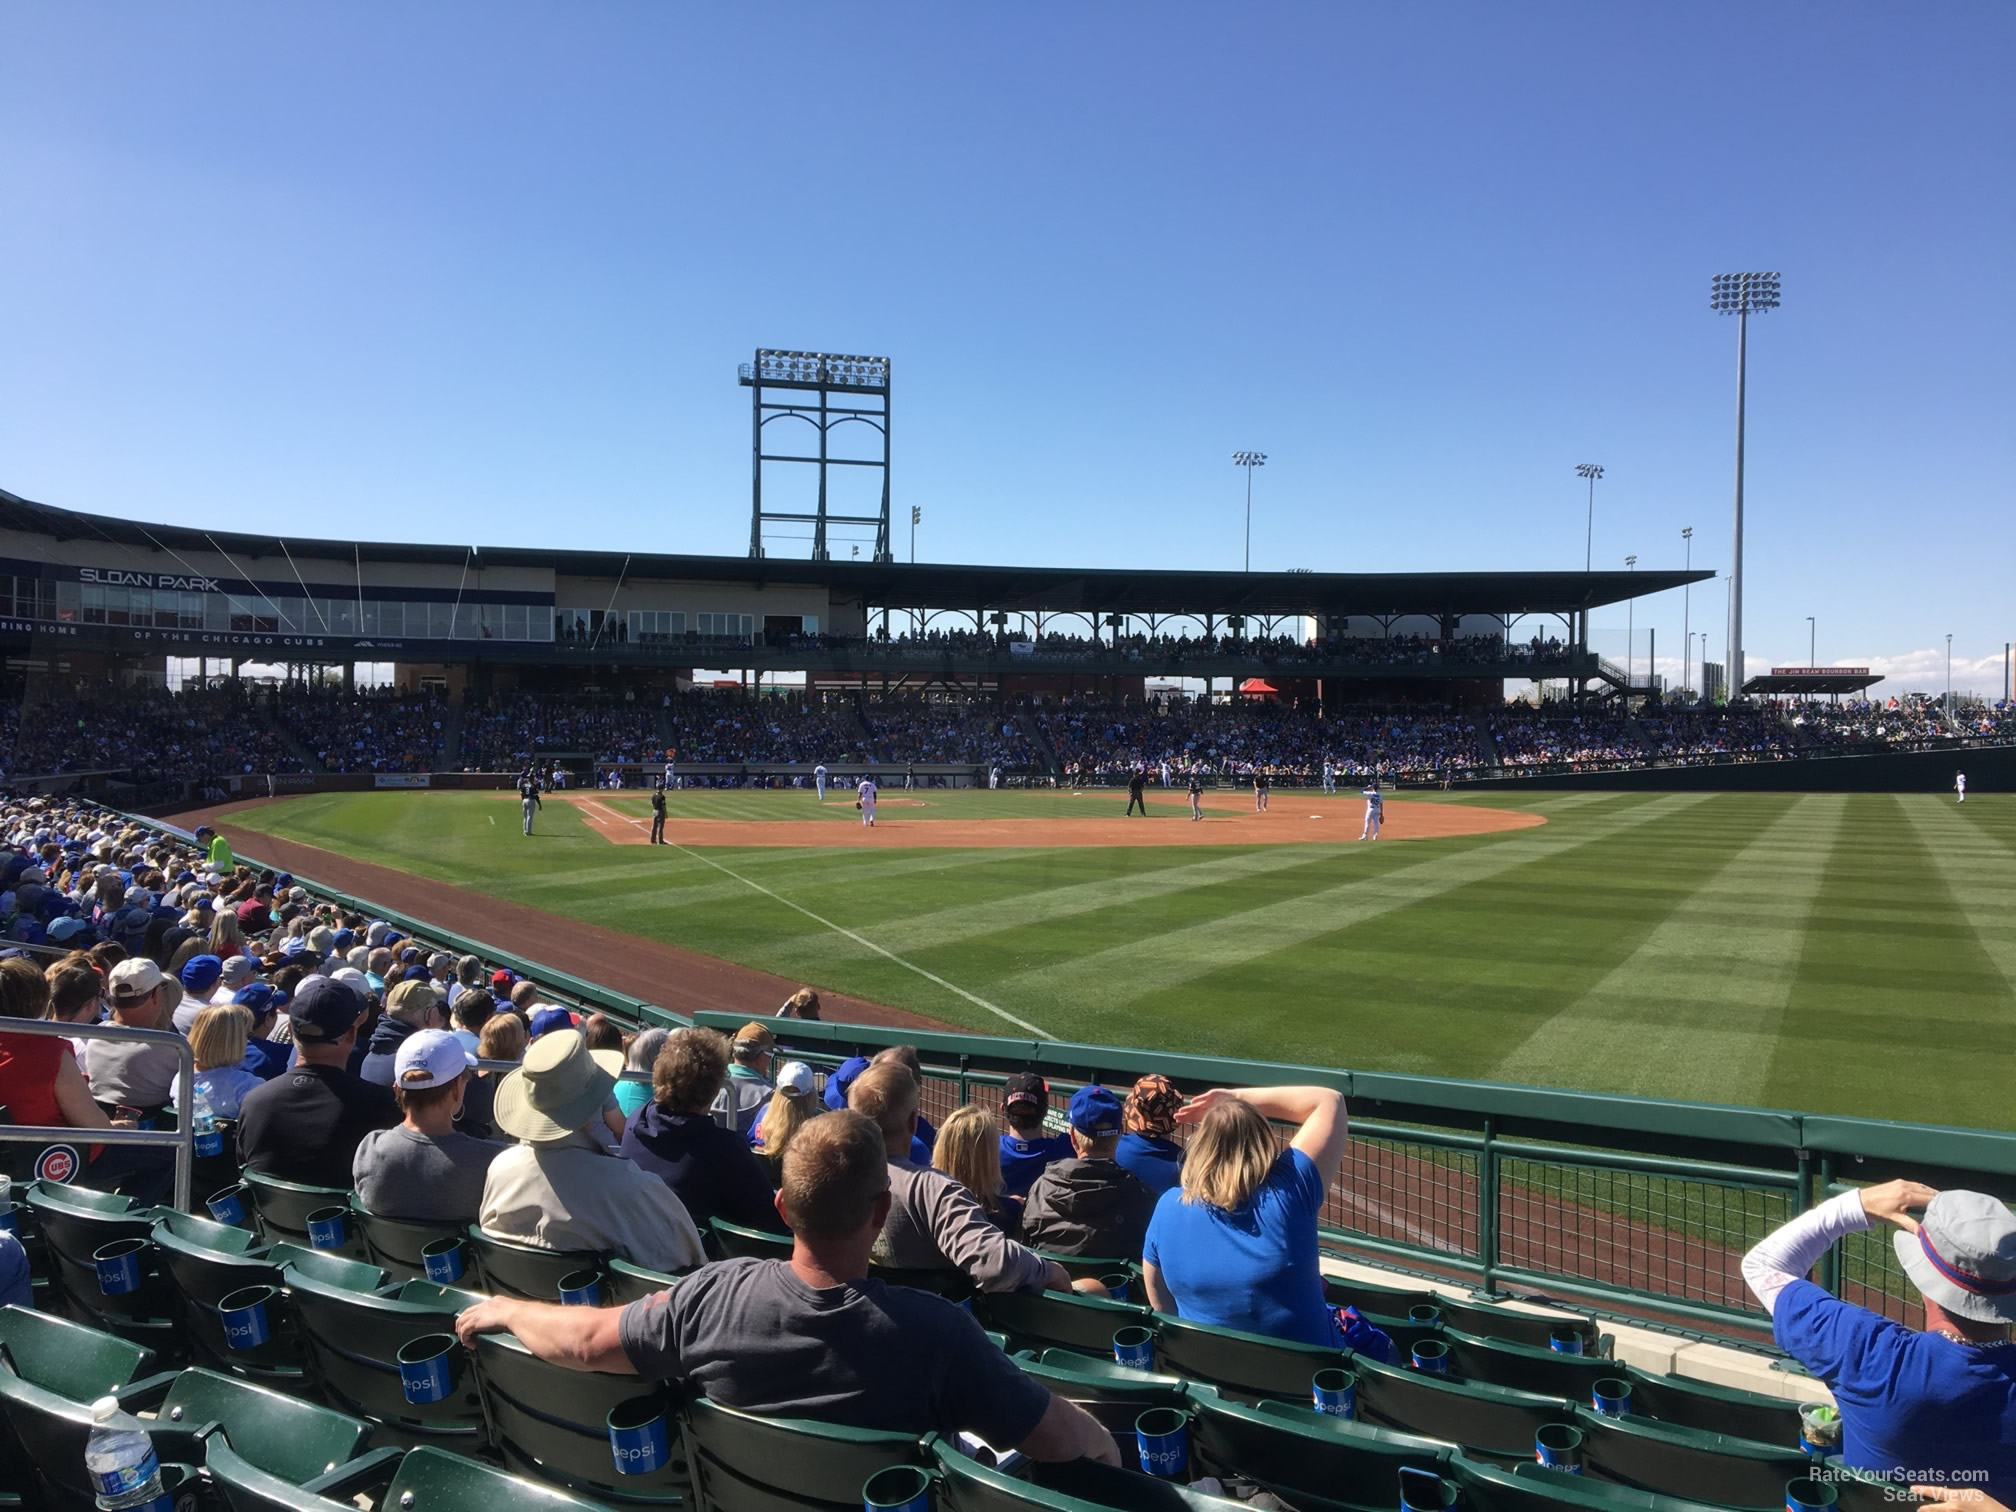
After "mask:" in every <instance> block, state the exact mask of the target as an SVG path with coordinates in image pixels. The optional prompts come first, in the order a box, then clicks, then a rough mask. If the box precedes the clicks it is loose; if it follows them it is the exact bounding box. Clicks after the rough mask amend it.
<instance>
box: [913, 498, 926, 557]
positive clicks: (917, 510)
mask: <svg viewBox="0 0 2016 1512" xmlns="http://www.w3.org/2000/svg"><path fill="white" fill-rule="evenodd" d="M923 518H924V506H923V505H921V504H912V505H911V506H910V564H911V565H912V566H913V567H914V566H915V565H916V564H917V524H918V522H919V521H920V520H922V519H923Z"/></svg>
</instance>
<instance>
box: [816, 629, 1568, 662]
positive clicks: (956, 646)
mask: <svg viewBox="0 0 2016 1512" xmlns="http://www.w3.org/2000/svg"><path fill="white" fill-rule="evenodd" d="M780 644H781V645H784V646H786V647H788V648H789V649H792V650H824V651H849V652H856V653H860V654H863V655H866V656H868V657H870V658H873V657H875V656H878V655H879V656H886V657H891V658H905V657H914V656H930V657H936V656H945V655H960V656H985V657H996V656H1006V657H1010V658H1012V659H1013V660H1014V661H1016V662H1018V663H1028V664H1032V665H1035V664H1042V665H1070V664H1079V665H1083V664H1089V663H1094V662H1100V661H1121V662H1126V663H1130V664H1142V663H1147V662H1150V661H1153V662H1155V663H1157V664H1158V665H1166V664H1171V663H1181V662H1184V661H1207V660H1217V659H1221V658H1224V657H1239V658H1242V659H1245V660H1249V661H1252V662H1254V663H1256V664H1258V665H1263V666H1269V667H1278V666H1292V665H1296V664H1305V663H1306V664H1312V665H1313V664H1322V663H1328V662H1332V661H1335V660H1337V659H1338V658H1340V657H1342V658H1346V659H1348V660H1350V661H1353V662H1357V663H1361V664H1364V665H1368V666H1382V667H1385V666H1423V667H1428V666H1449V665H1451V664H1457V665H1482V664H1487V663H1491V664H1512V665H1518V666H1547V665H1553V664H1556V663H1560V662H1565V661H1566V660H1567V659H1568V658H1569V656H1570V654H1571V649H1572V648H1570V647H1569V646H1567V645H1566V644H1564V643H1563V642H1561V641H1560V640H1558V639H1551V638H1545V637H1541V636H1534V637H1532V638H1530V639H1527V640H1514V641H1512V642H1510V643H1509V645H1508V643H1507V641H1506V638H1505V637H1504V636H1502V635H1458V636H1446V637H1445V636H1426V635H1372V636H1331V637H1327V638H1326V637H1322V636H1317V637H1313V638H1304V637H1301V636H1296V635H1265V634H1233V633H1224V634H1215V633H1214V634H1204V633H1201V632H1200V633H1199V634H1195V635H1191V634H1187V633H1185V634H1177V635H1167V634H1155V635H1149V634H1145V633H1135V634H1129V635H1115V634H1112V633H1109V634H1107V635H1105V636H1103V637H1102V636H1093V635H1089V634H1078V633H1073V632H1069V631H1058V630H1045V631H1042V632H1041V633H1033V634H1032V633H1024V632H1021V631H1016V630H1005V629H1004V630H999V631H989V630H956V629H955V630H946V629H934V630H921V631H913V630H900V631H897V632H895V633H893V634H892V633H890V632H889V630H888V629H887V627H884V626H878V627H877V629H876V631H875V633H874V634H873V635H870V636H867V637H865V638H860V637H852V636H836V635H825V634H821V635H791V636H786V637H784V638H783V639H782V641H781V642H780Z"/></svg>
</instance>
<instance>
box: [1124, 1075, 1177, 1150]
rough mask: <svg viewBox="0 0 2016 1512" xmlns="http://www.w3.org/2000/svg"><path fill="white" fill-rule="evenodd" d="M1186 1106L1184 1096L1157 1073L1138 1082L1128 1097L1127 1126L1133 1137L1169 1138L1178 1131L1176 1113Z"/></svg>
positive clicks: (1125, 1113) (1170, 1082)
mask: <svg viewBox="0 0 2016 1512" xmlns="http://www.w3.org/2000/svg"><path fill="white" fill-rule="evenodd" d="M1182 1106H1183V1094H1182V1093H1180V1092H1178V1091H1177V1090H1176V1084H1175V1083H1174V1082H1172V1081H1171V1080H1169V1078H1168V1077H1166V1076H1157V1075H1156V1074H1154V1073H1153V1072H1150V1073H1149V1074H1148V1075H1146V1076H1144V1077H1142V1078H1141V1079H1140V1080H1139V1081H1137V1082H1135V1083H1134V1090H1133V1091H1132V1092H1129V1093H1128V1094H1127V1107H1126V1109H1125V1112H1124V1116H1123V1119H1122V1121H1123V1123H1124V1124H1125V1125H1126V1128H1127V1132H1128V1133H1130V1134H1153V1135H1156V1136H1158V1137H1159V1138H1162V1139H1168V1138H1170V1137H1171V1136H1172V1135H1174V1134H1175V1132H1176V1110H1177V1109H1178V1108H1180V1107H1182Z"/></svg>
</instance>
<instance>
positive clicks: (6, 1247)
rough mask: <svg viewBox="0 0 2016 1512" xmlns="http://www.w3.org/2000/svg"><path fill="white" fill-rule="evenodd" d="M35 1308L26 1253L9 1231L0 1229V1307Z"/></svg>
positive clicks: (33, 1286)
mask: <svg viewBox="0 0 2016 1512" xmlns="http://www.w3.org/2000/svg"><path fill="white" fill-rule="evenodd" d="M34 1306H35V1282H34V1278H33V1277H32V1276H31V1275H30V1274H29V1271H28V1251H26V1250H25V1249H23V1248H22V1247H21V1241H20V1240H19V1239H16V1238H15V1237H14V1232H13V1230H11V1229H0V1307H21V1308H29V1309H32V1308H33V1307H34Z"/></svg>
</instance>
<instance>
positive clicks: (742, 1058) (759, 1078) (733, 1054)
mask: <svg viewBox="0 0 2016 1512" xmlns="http://www.w3.org/2000/svg"><path fill="white" fill-rule="evenodd" d="M776 1049H777V1036H776V1035H774V1034H772V1033H771V1032H770V1031H769V1030H768V1029H766V1028H764V1027H763V1025H761V1024H753V1023H752V1024H744V1025H743V1026H742V1027H741V1028H740V1029H737V1030H736V1031H735V1042H734V1044H732V1045H731V1046H730V1047H729V1051H728V1054H729V1061H728V1081H727V1083H726V1085H724V1086H723V1087H722V1088H721V1095H720V1096H719V1097H717V1098H716V1099H715V1100H714V1107H713V1116H714V1119H715V1121H716V1122H717V1123H719V1124H720V1125H721V1126H722V1127H723V1128H726V1129H733V1130H734V1131H735V1132H736V1133H737V1134H739V1135H741V1136H742V1138H743V1139H744V1140H745V1141H746V1140H747V1139H748V1137H749V1130H750V1129H751V1128H753V1127H754V1126H755V1123H756V1115H757V1114H759V1113H761V1112H762V1111H763V1107H764V1104H766V1103H768V1102H769V1101H770V1094H771V1093H772V1092H774V1091H776V1090H777V1089H776V1087H775V1085H774V1084H773V1083H772V1082H771V1080H770V1069H771V1066H772V1065H773V1064H774V1063H775V1061H776V1053H775V1052H776Z"/></svg>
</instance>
